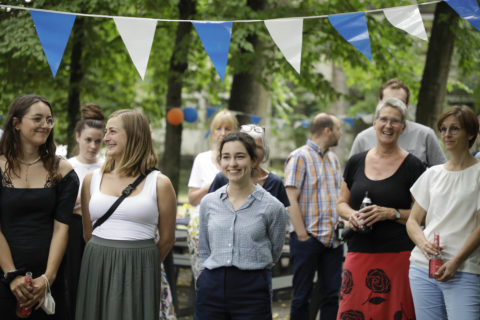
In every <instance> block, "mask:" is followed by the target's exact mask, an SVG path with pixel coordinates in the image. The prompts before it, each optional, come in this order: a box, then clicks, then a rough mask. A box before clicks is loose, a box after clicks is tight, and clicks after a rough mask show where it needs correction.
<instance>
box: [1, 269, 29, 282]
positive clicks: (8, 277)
mask: <svg viewBox="0 0 480 320" xmlns="http://www.w3.org/2000/svg"><path fill="white" fill-rule="evenodd" d="M25 272H26V269H25V268H20V269H15V270H10V271H8V272H5V273H4V274H3V278H2V282H3V283H5V284H7V285H10V283H11V282H12V281H13V279H15V278H16V277H18V276H24V275H25Z"/></svg>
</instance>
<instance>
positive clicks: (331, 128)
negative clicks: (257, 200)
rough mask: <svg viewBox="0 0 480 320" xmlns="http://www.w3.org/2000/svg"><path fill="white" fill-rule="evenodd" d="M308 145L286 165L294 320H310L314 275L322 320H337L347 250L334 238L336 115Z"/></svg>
mask: <svg viewBox="0 0 480 320" xmlns="http://www.w3.org/2000/svg"><path fill="white" fill-rule="evenodd" d="M310 131H311V138H310V139H309V140H308V141H307V144H306V145H304V146H302V147H300V148H299V149H297V150H295V151H293V152H292V153H291V154H290V155H289V156H288V158H287V161H286V163H285V187H286V189H287V196H288V199H289V201H290V209H289V214H290V222H291V224H292V226H293V229H294V232H292V233H291V234H290V262H291V264H292V271H293V299H292V304H291V309H290V319H292V320H296V319H298V320H305V319H308V314H309V305H310V303H309V300H310V295H311V293H312V287H313V279H314V276H315V272H317V274H318V279H319V280H318V281H319V283H320V285H319V287H318V289H319V290H320V294H321V296H322V298H321V302H320V319H322V320H327V319H335V317H336V315H337V309H338V291H339V289H340V283H341V273H342V262H343V246H341V245H340V242H339V241H338V240H337V239H336V237H335V225H336V223H337V222H338V215H337V197H338V193H339V191H340V179H341V173H340V163H339V161H338V158H337V156H336V154H335V153H334V152H333V151H332V150H331V149H330V148H331V147H334V146H336V145H337V143H338V140H339V139H340V136H341V135H342V131H341V130H340V122H339V121H338V119H337V118H336V117H335V116H333V115H328V114H326V113H320V114H318V115H316V116H315V118H314V119H313V121H312V123H311V125H310Z"/></svg>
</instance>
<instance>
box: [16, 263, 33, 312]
mask: <svg viewBox="0 0 480 320" xmlns="http://www.w3.org/2000/svg"><path fill="white" fill-rule="evenodd" d="M25 283H28V284H29V285H30V286H32V285H33V282H32V273H31V272H27V273H26V274H25ZM16 313H17V317H19V318H23V319H24V318H28V317H29V316H30V314H31V313H32V308H31V307H30V308H27V307H20V304H19V303H17V311H16Z"/></svg>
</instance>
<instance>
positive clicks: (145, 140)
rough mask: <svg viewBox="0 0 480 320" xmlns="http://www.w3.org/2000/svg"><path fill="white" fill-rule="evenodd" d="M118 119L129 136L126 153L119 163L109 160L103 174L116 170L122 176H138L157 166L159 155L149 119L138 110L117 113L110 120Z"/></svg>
mask: <svg viewBox="0 0 480 320" xmlns="http://www.w3.org/2000/svg"><path fill="white" fill-rule="evenodd" d="M115 117H118V118H119V119H120V120H121V123H122V127H123V129H124V130H125V134H126V136H127V143H126V145H125V151H124V153H123V155H122V158H121V159H120V161H119V163H118V164H117V163H115V160H113V159H112V158H109V157H108V156H107V159H106V160H105V163H104V164H103V167H102V172H103V173H109V172H112V171H113V170H114V169H116V170H117V171H118V173H120V174H125V175H127V176H137V175H139V174H145V172H146V171H147V170H148V169H150V168H154V167H155V166H156V165H157V155H156V154H155V150H154V149H153V143H152V135H151V133H150V124H149V122H148V119H147V117H146V116H145V115H143V114H142V113H140V112H138V111H136V110H130V109H122V110H118V111H115V112H114V113H112V115H111V116H110V117H109V118H108V119H112V118H115Z"/></svg>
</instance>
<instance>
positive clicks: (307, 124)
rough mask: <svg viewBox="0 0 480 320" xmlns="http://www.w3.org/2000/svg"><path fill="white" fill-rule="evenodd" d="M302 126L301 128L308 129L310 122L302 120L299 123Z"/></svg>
mask: <svg viewBox="0 0 480 320" xmlns="http://www.w3.org/2000/svg"><path fill="white" fill-rule="evenodd" d="M300 123H301V124H302V127H304V128H308V127H309V126H310V120H303V121H302V122H300Z"/></svg>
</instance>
